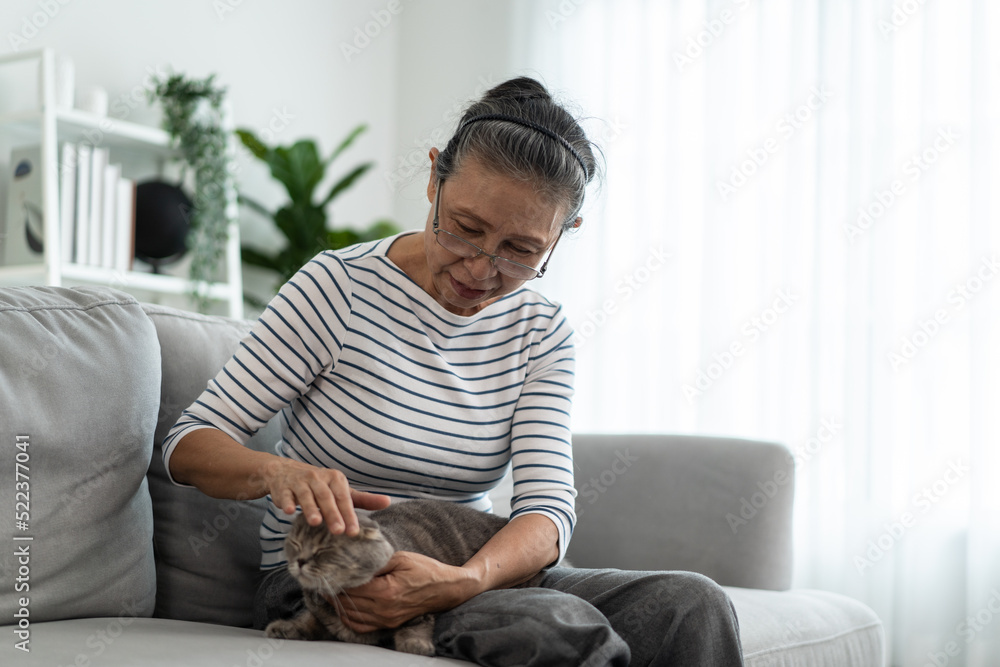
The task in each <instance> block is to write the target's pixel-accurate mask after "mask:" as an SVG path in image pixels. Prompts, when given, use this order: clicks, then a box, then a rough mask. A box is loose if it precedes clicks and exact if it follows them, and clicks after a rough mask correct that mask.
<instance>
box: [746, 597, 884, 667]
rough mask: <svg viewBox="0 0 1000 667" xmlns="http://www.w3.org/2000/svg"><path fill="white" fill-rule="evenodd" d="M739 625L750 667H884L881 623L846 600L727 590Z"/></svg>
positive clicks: (862, 605)
mask: <svg viewBox="0 0 1000 667" xmlns="http://www.w3.org/2000/svg"><path fill="white" fill-rule="evenodd" d="M726 592H727V593H728V594H729V597H730V599H731V600H732V601H733V606H734V607H736V615H737V618H738V619H739V621H740V638H741V639H742V641H743V658H744V661H745V663H746V666H747V667H810V666H811V665H851V667H881V666H882V665H883V664H885V663H884V658H883V655H882V653H883V650H884V649H883V646H884V644H885V638H884V636H883V631H882V622H881V621H880V620H879V618H878V616H876V615H875V612H873V611H872V610H871V609H870V608H868V607H867V606H866V605H864V604H862V603H860V602H858V601H857V600H853V599H851V598H849V597H847V596H844V595H838V594H836V593H830V592H827V591H817V590H809V589H794V590H790V591H782V592H777V591H762V590H751V589H747V588H726Z"/></svg>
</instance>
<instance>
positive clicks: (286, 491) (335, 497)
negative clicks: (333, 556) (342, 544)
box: [264, 457, 390, 535]
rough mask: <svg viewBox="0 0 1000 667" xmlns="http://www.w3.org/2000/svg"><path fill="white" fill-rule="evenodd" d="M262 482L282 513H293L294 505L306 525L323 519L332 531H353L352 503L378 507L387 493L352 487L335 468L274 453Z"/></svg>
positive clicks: (384, 502) (355, 519) (382, 505)
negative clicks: (300, 511) (359, 489)
mask: <svg viewBox="0 0 1000 667" xmlns="http://www.w3.org/2000/svg"><path fill="white" fill-rule="evenodd" d="M264 483H265V485H266V486H267V488H268V493H270V494H271V500H272V501H273V502H274V504H275V505H276V506H277V507H280V508H281V509H282V511H284V513H285V514H294V513H295V507H296V505H298V506H299V507H301V508H302V514H304V515H305V517H306V521H308V522H309V525H310V526H318V525H319V524H320V523H321V522H323V521H324V520H325V521H326V525H327V527H328V528H329V529H330V532H331V533H333V534H335V535H336V534H339V533H347V534H348V535H357V533H358V530H359V527H358V517H357V515H356V514H355V513H354V508H355V507H358V508H360V509H366V510H379V509H383V508H385V507H387V506H388V505H389V502H390V499H389V497H388V496H383V495H380V494H377V493H368V492H365V491H355V490H354V489H352V488H351V487H350V486H349V485H348V483H347V477H346V476H345V475H344V473H342V472H340V471H339V470H331V469H329V468H319V467H317V466H314V465H309V464H308V463H302V462H300V461H293V460H291V459H286V458H278V457H276V460H274V461H271V462H269V463H268V465H267V466H266V468H265V471H264Z"/></svg>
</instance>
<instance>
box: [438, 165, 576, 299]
mask: <svg viewBox="0 0 1000 667" xmlns="http://www.w3.org/2000/svg"><path fill="white" fill-rule="evenodd" d="M442 185H444V181H438V187H437V194H436V195H435V197H434V236H435V237H436V238H437V242H438V245H440V246H441V247H442V248H444V249H445V250H447V251H448V252H450V253H453V254H455V255H458V256H459V257H462V258H464V259H475V258H476V257H479V256H480V255H485V256H486V257H489V259H490V263H491V264H493V268H495V269H496V270H497V271H498V272H500V273H502V274H504V275H505V276H509V277H511V278H516V279H517V280H534V279H535V278H541V277H542V276H543V275H545V267H547V266H548V264H549V259H550V258H551V257H552V253H553V252H555V249H556V245H557V244H558V243H559V239H560V238H562V230H561V229H560V230H559V236H558V237H556V241H555V243H553V244H552V248H551V250H549V255H548V257H546V258H545V261H544V262H543V263H542V266H541V268H537V269H536V268H535V267H533V266H528V265H527V264H522V263H521V262H516V261H514V260H513V259H508V258H506V257H502V256H500V255H491V254H490V253H488V252H486V251H485V250H483V249H482V248H480V247H479V246H477V245H476V244H474V243H470V242H469V241H466V240H465V239H463V238H462V237H461V236H456V235H455V234H452V233H451V232H449V231H448V230H446V229H441V227H440V224H439V221H438V204H439V203H440V201H441V186H442Z"/></svg>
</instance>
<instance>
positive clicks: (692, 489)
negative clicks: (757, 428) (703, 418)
mask: <svg viewBox="0 0 1000 667" xmlns="http://www.w3.org/2000/svg"><path fill="white" fill-rule="evenodd" d="M573 467H574V474H575V476H576V488H577V492H578V494H579V495H578V496H577V501H576V504H577V510H576V515H577V517H578V521H577V525H576V529H575V530H574V531H573V541H572V542H570V544H569V553H568V556H569V559H570V560H571V561H572V562H573V563H574V564H575V565H576V566H577V567H621V568H626V569H632V570H689V571H691V572H700V573H701V574H704V575H706V576H708V577H710V578H712V579H714V580H715V581H716V582H718V583H719V584H721V585H723V586H741V587H743V588H769V589H773V590H783V589H786V588H788V587H789V585H790V584H791V578H792V501H793V498H794V486H795V484H794V472H795V471H794V468H793V461H792V457H791V455H790V453H789V451H788V448H787V447H785V446H784V445H782V444H780V443H773V442H760V441H754V440H742V439H736V438H717V437H710V436H691V435H654V434H628V435H622V434H574V435H573ZM623 512H624V513H627V516H626V514H623ZM637 533H638V534H637Z"/></svg>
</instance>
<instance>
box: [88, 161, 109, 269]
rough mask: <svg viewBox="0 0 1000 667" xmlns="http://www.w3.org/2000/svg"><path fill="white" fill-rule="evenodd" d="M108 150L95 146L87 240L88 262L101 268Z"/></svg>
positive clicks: (91, 168)
mask: <svg viewBox="0 0 1000 667" xmlns="http://www.w3.org/2000/svg"><path fill="white" fill-rule="evenodd" d="M108 157H109V154H108V149H107V148H100V147H97V146H95V147H94V149H93V150H92V151H91V161H90V236H89V238H88V239H87V244H88V249H87V261H86V263H87V264H89V265H90V266H101V264H102V258H101V253H102V250H103V247H104V246H103V244H104V235H103V231H104V168H105V167H106V166H107V164H108Z"/></svg>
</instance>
